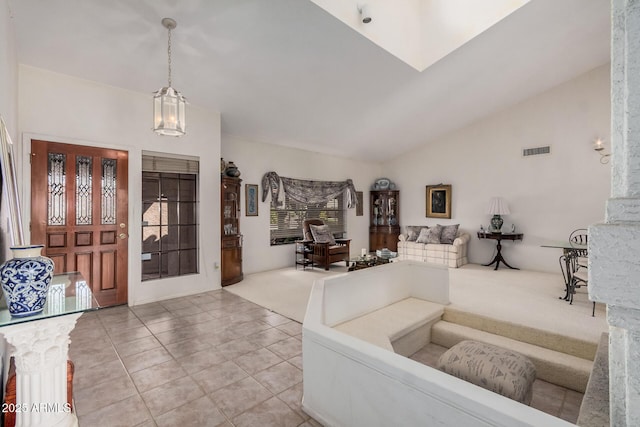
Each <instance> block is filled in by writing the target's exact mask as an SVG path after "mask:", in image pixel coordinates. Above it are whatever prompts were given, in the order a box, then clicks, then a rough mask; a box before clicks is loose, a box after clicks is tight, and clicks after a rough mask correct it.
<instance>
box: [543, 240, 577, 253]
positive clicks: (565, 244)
mask: <svg viewBox="0 0 640 427" xmlns="http://www.w3.org/2000/svg"><path fill="white" fill-rule="evenodd" d="M540 247H542V248H557V249H564V250H565V251H572V250H576V251H585V250H587V249H588V247H587V245H581V244H578V243H573V242H569V241H562V240H558V241H551V242H547V243H545V244H544V245H540Z"/></svg>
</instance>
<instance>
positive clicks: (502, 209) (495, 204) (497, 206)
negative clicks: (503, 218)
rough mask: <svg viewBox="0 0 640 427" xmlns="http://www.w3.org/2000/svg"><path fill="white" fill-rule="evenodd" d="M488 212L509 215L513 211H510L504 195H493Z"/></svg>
mask: <svg viewBox="0 0 640 427" xmlns="http://www.w3.org/2000/svg"><path fill="white" fill-rule="evenodd" d="M487 213H488V214H490V215H509V214H510V213H511V212H510V211H509V206H507V202H506V201H505V200H504V199H503V198H502V197H492V198H491V200H489V207H488V208H487Z"/></svg>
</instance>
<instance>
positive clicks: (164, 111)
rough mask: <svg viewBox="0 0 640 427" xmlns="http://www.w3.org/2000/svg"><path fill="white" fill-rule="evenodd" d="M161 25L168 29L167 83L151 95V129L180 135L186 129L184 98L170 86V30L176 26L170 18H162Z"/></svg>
mask: <svg viewBox="0 0 640 427" xmlns="http://www.w3.org/2000/svg"><path fill="white" fill-rule="evenodd" d="M162 26H164V27H165V28H166V29H167V30H168V31H169V42H168V44H167V45H168V48H167V53H168V57H169V85H168V86H167V87H163V88H161V89H160V90H158V91H157V92H156V93H155V95H154V96H153V130H154V132H156V133H157V134H158V135H169V136H182V135H184V134H185V130H186V121H185V105H186V99H185V98H184V96H182V94H181V93H180V92H178V91H177V90H175V89H174V88H172V87H171V30H173V29H174V28H176V26H177V23H176V21H174V20H173V19H171V18H164V19H163V20H162Z"/></svg>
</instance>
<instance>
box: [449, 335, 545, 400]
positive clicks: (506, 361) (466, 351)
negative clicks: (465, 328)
mask: <svg viewBox="0 0 640 427" xmlns="http://www.w3.org/2000/svg"><path fill="white" fill-rule="evenodd" d="M437 368H438V369H440V370H442V371H444V372H446V373H447V374H450V375H454V376H456V377H458V378H460V379H463V380H465V381H468V382H470V383H473V384H475V385H477V386H480V387H483V388H486V389H487V390H491V391H493V392H495V393H498V394H501V395H503V396H506V397H508V398H511V399H513V400H517V401H518V402H521V403H524V404H527V405H528V404H530V403H531V397H532V396H533V382H534V381H535V379H536V367H535V366H534V365H533V362H531V360H529V358H527V357H526V356H524V355H522V354H520V353H517V352H515V351H511V350H507V349H505V348H502V347H498V346H495V345H492V344H486V343H482V342H478V341H471V340H465V341H462V342H460V343H458V344H456V345H454V346H453V347H451V348H450V349H449V350H447V351H446V352H445V353H444V354H443V355H442V356H440V359H438V364H437Z"/></svg>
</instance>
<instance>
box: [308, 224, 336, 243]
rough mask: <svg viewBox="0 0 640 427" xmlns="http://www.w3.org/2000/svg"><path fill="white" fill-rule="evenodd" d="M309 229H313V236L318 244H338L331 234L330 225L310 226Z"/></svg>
mask: <svg viewBox="0 0 640 427" xmlns="http://www.w3.org/2000/svg"><path fill="white" fill-rule="evenodd" d="M309 228H311V234H313V240H314V241H315V242H316V243H329V244H331V245H335V244H336V239H334V237H333V234H331V230H329V226H328V225H310V226H309Z"/></svg>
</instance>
